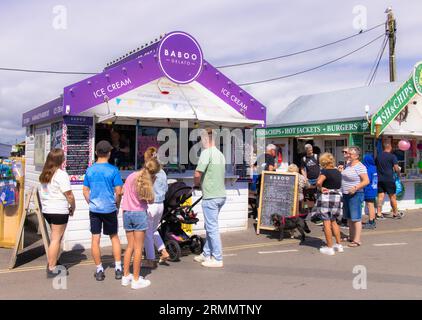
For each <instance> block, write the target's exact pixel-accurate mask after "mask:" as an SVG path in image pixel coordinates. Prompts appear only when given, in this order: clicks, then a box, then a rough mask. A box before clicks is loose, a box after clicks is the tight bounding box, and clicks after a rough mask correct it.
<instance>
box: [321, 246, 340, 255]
mask: <svg viewBox="0 0 422 320" xmlns="http://www.w3.org/2000/svg"><path fill="white" fill-rule="evenodd" d="M319 252H321V253H322V254H326V255H328V256H333V255H335V254H336V252H335V251H334V248H330V247H321V248H319Z"/></svg>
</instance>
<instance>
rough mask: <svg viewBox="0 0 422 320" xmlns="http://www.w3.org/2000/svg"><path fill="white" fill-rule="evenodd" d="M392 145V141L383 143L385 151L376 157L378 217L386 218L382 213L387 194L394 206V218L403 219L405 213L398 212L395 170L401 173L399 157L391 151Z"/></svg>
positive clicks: (380, 218) (392, 206)
mask: <svg viewBox="0 0 422 320" xmlns="http://www.w3.org/2000/svg"><path fill="white" fill-rule="evenodd" d="M391 151H392V147H391V144H390V143H384V144H383V152H382V153H381V154H379V155H378V157H377V159H376V165H377V173H378V213H377V219H379V220H383V219H385V218H384V216H383V214H382V205H383V203H384V197H385V194H386V193H387V194H388V197H389V198H390V204H391V208H393V218H397V219H401V218H402V217H403V216H404V214H403V213H402V212H400V213H399V212H398V209H397V197H396V183H395V180H394V172H396V173H397V174H399V173H400V167H399V165H398V161H397V157H396V156H395V155H394V154H392V153H391Z"/></svg>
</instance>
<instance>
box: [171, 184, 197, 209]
mask: <svg viewBox="0 0 422 320" xmlns="http://www.w3.org/2000/svg"><path fill="white" fill-rule="evenodd" d="M190 197H192V188H191V187H189V186H187V185H186V183H184V182H182V181H178V182H175V183H172V184H171V185H169V188H168V190H167V193H166V198H165V200H164V202H165V205H166V206H167V207H171V208H176V207H180V206H181V204H182V203H184V202H185V201H186V200H187V199H189V198H190Z"/></svg>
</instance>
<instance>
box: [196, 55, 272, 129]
mask: <svg viewBox="0 0 422 320" xmlns="http://www.w3.org/2000/svg"><path fill="white" fill-rule="evenodd" d="M203 69H204V70H203V71H202V73H201V75H200V76H199V77H198V79H197V80H196V81H197V82H198V83H200V84H202V85H203V86H204V87H205V88H207V90H209V91H211V92H212V93H214V94H215V95H216V96H217V97H219V98H220V99H222V100H223V101H224V102H225V103H227V104H228V105H230V106H231V107H232V108H233V109H235V110H236V111H238V112H239V113H241V114H243V115H244V116H245V118H246V119H253V120H262V121H264V124H265V120H266V108H265V107H264V105H263V104H261V103H260V102H258V101H256V99H254V98H253V97H252V96H251V95H250V94H249V93H247V92H246V91H244V90H243V89H242V88H240V87H239V86H238V85H236V84H235V83H234V82H233V81H231V80H230V79H229V78H227V77H226V76H225V75H223V74H222V73H220V72H219V71H218V70H217V69H216V68H214V67H213V66H212V65H210V64H209V63H208V62H206V61H205V62H204V68H203Z"/></svg>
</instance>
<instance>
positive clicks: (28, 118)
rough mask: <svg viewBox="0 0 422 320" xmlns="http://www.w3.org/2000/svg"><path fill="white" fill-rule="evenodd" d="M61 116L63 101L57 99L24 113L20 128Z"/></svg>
mask: <svg viewBox="0 0 422 320" xmlns="http://www.w3.org/2000/svg"><path fill="white" fill-rule="evenodd" d="M62 115H63V99H62V98H57V99H54V100H52V101H50V102H47V103H46V104H43V105H42V106H39V107H38V108H35V109H33V110H31V111H28V112H25V113H24V114H23V116H22V127H27V126H30V125H32V124H35V123H41V122H46V121H51V120H53V119H56V118H59V117H61V116H62Z"/></svg>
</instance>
